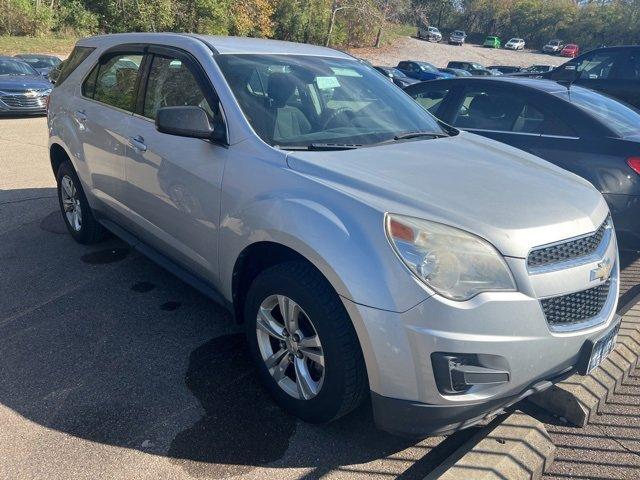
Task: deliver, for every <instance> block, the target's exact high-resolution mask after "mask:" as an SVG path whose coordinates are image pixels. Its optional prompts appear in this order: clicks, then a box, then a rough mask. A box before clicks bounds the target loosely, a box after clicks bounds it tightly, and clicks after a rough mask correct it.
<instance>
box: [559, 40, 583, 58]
mask: <svg viewBox="0 0 640 480" xmlns="http://www.w3.org/2000/svg"><path fill="white" fill-rule="evenodd" d="M578 55H580V47H579V46H578V45H576V44H575V43H569V44H567V45H565V46H564V48H563V49H562V50H560V56H561V57H569V58H574V57H577V56H578Z"/></svg>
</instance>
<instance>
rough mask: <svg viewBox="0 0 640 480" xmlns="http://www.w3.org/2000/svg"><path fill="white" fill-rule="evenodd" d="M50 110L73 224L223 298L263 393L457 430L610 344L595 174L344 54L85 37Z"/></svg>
mask: <svg viewBox="0 0 640 480" xmlns="http://www.w3.org/2000/svg"><path fill="white" fill-rule="evenodd" d="M48 123H49V132H50V142H49V145H50V155H51V166H52V168H53V172H54V174H55V175H56V178H57V181H58V194H59V200H60V208H61V209H62V212H63V216H64V219H65V221H66V223H67V227H68V229H69V232H70V234H71V236H72V237H73V238H74V239H75V240H77V241H78V242H80V243H85V244H87V243H93V242H97V241H99V240H100V239H101V238H102V236H103V234H104V231H105V229H108V230H110V231H112V232H114V233H115V234H116V235H118V236H120V237H121V238H123V239H125V240H126V241H128V242H130V243H131V244H132V245H133V246H134V247H135V248H136V249H138V250H140V251H141V252H143V253H144V254H146V255H148V256H149V257H150V258H152V259H153V260H156V261H158V262H160V263H161V264H162V265H163V266H165V267H166V268H168V269H169V270H171V271H172V272H174V273H176V274H177V275H179V276H180V277H182V278H183V279H185V280H186V281H187V282H190V283H191V284H193V285H194V286H196V287H197V288H199V289H200V290H201V291H203V292H205V293H206V294H208V295H210V296H211V297H212V298H214V299H216V300H218V301H220V302H222V303H223V304H225V305H226V306H228V308H229V309H230V310H231V311H232V312H233V313H234V314H235V317H236V318H237V320H238V321H239V322H242V323H244V324H245V325H246V329H247V338H248V345H249V349H250V354H251V355H252V356H253V358H254V360H255V362H256V365H257V369H258V373H259V376H260V378H261V379H262V381H263V382H264V385H265V387H266V388H267V389H268V390H269V391H270V392H271V394H272V395H273V397H274V398H275V400H276V401H277V402H278V403H279V404H280V405H281V406H282V407H283V408H285V409H286V410H288V411H289V412H292V413H293V414H295V415H297V416H298V417H300V418H302V419H304V420H306V421H309V422H326V421H330V420H333V419H336V418H338V417H340V416H342V415H345V414H346V413H348V412H349V411H351V410H353V409H354V408H356V407H357V406H358V405H359V404H360V403H361V402H363V401H364V400H365V399H367V398H368V399H369V401H371V402H372V404H373V409H374V414H375V419H376V422H377V423H378V425H379V426H380V427H381V428H383V429H386V430H388V431H391V432H396V433H403V434H408V435H414V436H424V435H429V434H436V433H442V432H449V431H453V430H456V429H459V428H463V427H466V426H469V425H472V424H473V423H474V422H476V421H478V420H479V419H482V418H484V417H487V416H489V415H492V414H494V413H496V412H497V411H500V409H501V408H503V407H504V406H505V405H510V404H512V403H514V402H516V401H517V400H519V399H521V398H523V397H525V396H527V395H529V394H531V393H532V392H534V391H540V390H544V389H545V388H547V387H549V386H550V385H551V383H552V382H554V381H556V380H558V379H559V378H562V377H564V376H566V375H569V374H571V373H573V372H576V371H578V372H581V373H586V372H587V371H589V370H590V369H591V368H593V367H594V366H595V365H597V364H598V363H599V362H600V361H601V360H602V358H604V356H605V355H606V354H607V353H608V351H609V350H610V348H611V345H612V344H613V342H614V341H615V336H616V332H617V328H618V318H617V317H616V315H615V310H616V302H617V297H618V256H617V247H616V238H615V234H614V230H613V228H612V225H611V220H610V217H609V211H608V209H607V204H606V203H605V201H604V200H603V198H602V196H601V195H600V194H599V193H598V191H597V190H596V189H595V188H593V187H592V186H591V185H590V184H589V183H587V182H586V181H585V180H583V179H581V178H579V177H577V176H575V175H573V174H571V173H568V172H566V171H563V170H561V169H559V168H557V167H555V166H553V165H551V164H549V163H547V162H544V161H542V160H540V159H539V158H537V157H534V156H532V155H529V154H527V153H524V152H522V151H519V150H516V149H514V148H512V147H509V146H507V145H504V144H502V143H497V142H494V141H491V140H489V139H485V138H482V137H480V136H476V135H473V134H469V133H464V132H460V131H458V130H455V129H453V128H451V127H449V126H447V125H445V124H442V123H440V122H439V121H438V120H436V119H435V118H434V117H433V116H431V115H430V114H429V113H427V111H426V110H424V109H423V108H422V107H421V106H420V105H418V104H417V103H415V102H413V101H412V100H411V98H410V97H409V96H407V95H406V94H405V93H404V92H402V91H401V90H400V89H398V88H396V87H395V86H394V85H392V84H391V83H390V82H389V81H388V80H387V79H386V78H384V77H383V76H381V75H380V74H379V73H377V72H376V71H375V70H373V69H372V68H371V67H369V66H367V65H366V64H364V63H363V62H360V61H358V60H357V59H355V58H352V57H350V56H349V55H347V54H344V53H341V52H338V51H335V50H331V49H327V48H321V47H314V46H309V45H300V44H294V43H285V42H276V41H268V40H256V39H246V38H231V37H209V36H199V35H186V34H185V35H181V34H171V33H163V34H118V35H108V36H100V37H94V38H89V39H85V40H81V41H80V42H79V43H78V44H77V46H76V47H75V49H74V51H73V53H72V55H71V57H70V58H69V59H68V60H67V61H66V62H65V66H64V68H63V69H62V71H61V73H60V77H59V78H58V82H57V84H56V87H55V88H54V90H53V93H52V95H51V101H50V106H49V112H48ZM215 374H216V372H211V375H215Z"/></svg>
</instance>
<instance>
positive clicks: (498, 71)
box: [484, 68, 503, 76]
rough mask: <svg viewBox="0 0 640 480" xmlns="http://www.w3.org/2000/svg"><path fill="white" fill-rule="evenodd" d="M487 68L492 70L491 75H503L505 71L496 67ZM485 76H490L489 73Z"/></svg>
mask: <svg viewBox="0 0 640 480" xmlns="http://www.w3.org/2000/svg"><path fill="white" fill-rule="evenodd" d="M487 70H489V72H491V75H494V76H499V75H503V73H502V72H501V71H500V70H496V69H495V68H488V69H487ZM484 76H488V75H484Z"/></svg>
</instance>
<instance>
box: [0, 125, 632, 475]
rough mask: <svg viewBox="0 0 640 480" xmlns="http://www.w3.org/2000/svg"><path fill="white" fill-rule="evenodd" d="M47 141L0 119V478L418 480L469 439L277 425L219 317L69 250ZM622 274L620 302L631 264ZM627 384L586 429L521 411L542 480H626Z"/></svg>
mask: <svg viewBox="0 0 640 480" xmlns="http://www.w3.org/2000/svg"><path fill="white" fill-rule="evenodd" d="M46 141H47V139H46V121H45V119H44V118H31V119H17V118H16V119H0V425H1V426H2V427H1V428H0V479H23V478H29V479H65V480H66V479H92V480H93V479H111V478H128V479H152V478H153V479H157V478H176V479H182V478H197V479H209V478H211V479H219V478H230V477H236V478H243V479H244V478H247V479H253V478H256V479H257V478H260V479H270V478H274V479H275V478H277V479H288V478H304V479H312V478H321V477H322V478H396V477H398V478H404V479H413V478H417V479H420V478H423V477H424V475H426V474H427V473H428V472H429V471H430V470H431V469H432V468H434V467H435V466H436V465H437V464H438V463H440V462H441V461H442V460H443V459H444V458H445V457H446V456H447V455H448V454H449V453H450V452H451V451H452V450H453V449H455V448H456V447H457V446H458V445H460V444H461V443H462V442H463V441H464V440H465V439H466V438H468V437H469V436H470V435H471V434H472V433H473V430H469V431H464V432H460V433H458V434H456V435H453V436H451V437H448V438H447V439H443V438H431V439H426V440H423V441H419V442H417V441H415V440H409V439H403V438H398V437H393V436H391V435H387V434H385V433H383V432H380V431H378V430H376V429H375V428H374V427H373V424H372V419H371V412H370V410H369V409H368V408H366V407H364V408H361V409H360V410H358V411H356V412H355V413H354V414H352V415H350V416H349V417H347V418H345V419H343V420H341V421H339V422H336V423H334V424H331V425H322V426H313V425H308V424H305V423H303V422H300V421H297V420H296V419H294V418H292V417H289V416H287V415H286V414H284V413H283V412H282V411H281V410H280V409H279V408H278V407H276V406H275V405H274V404H273V403H272V401H271V400H270V399H269V397H268V396H267V395H266V394H265V393H264V391H263V390H262V389H261V388H260V386H259V385H258V383H257V379H256V377H255V375H254V372H253V369H252V367H251V365H250V364H249V361H248V356H247V355H246V354H245V342H244V338H243V334H242V329H241V328H240V327H238V326H237V325H235V324H234V323H233V322H232V320H231V319H230V318H229V316H228V315H227V314H226V312H225V311H224V310H222V309H221V308H220V307H218V306H217V305H216V304H215V303H213V302H211V301H209V300H208V299H206V298H205V297H203V296H202V295H200V294H199V293H198V292H196V291H195V290H193V289H192V288H190V287H189V286H187V285H186V284H184V283H182V282H181V281H180V280H178V279H176V278H175V277H173V276H172V275H170V274H168V273H166V272H165V271H163V270H162V269H161V268H159V267H157V266H156V265H154V264H153V263H152V262H150V261H148V260H147V259H146V258H144V257H142V256H140V255H139V254H137V253H135V252H132V251H131V250H129V248H128V247H127V246H126V245H125V244H124V243H122V242H120V241H119V240H117V239H115V238H112V239H109V240H107V241H106V242H104V243H101V244H98V245H94V246H91V247H85V246H81V245H78V244H76V243H75V242H73V241H72V240H71V238H70V237H69V235H68V234H67V233H66V230H65V228H64V224H63V222H62V219H61V217H60V214H59V213H58V205H57V199H56V196H55V183H54V179H53V174H52V172H51V169H50V166H49V163H48V158H47V148H46ZM622 263H623V265H624V266H626V267H627V271H628V272H635V271H637V272H639V273H638V274H637V275H638V278H637V279H635V278H636V277H633V276H630V275H627V276H626V277H625V278H623V284H624V286H625V288H626V289H627V290H629V289H632V288H633V287H634V285H637V284H640V261H639V260H638V255H637V254H631V255H627V254H625V256H623V262H622ZM632 314H635V313H633V312H632ZM637 315H639V316H640V310H639V313H637ZM638 375H639V373H638V371H637V370H636V372H634V373H633V374H632V376H630V377H629V379H628V380H627V381H626V382H625V385H623V386H622V387H621V388H620V389H619V391H618V392H617V393H616V395H614V396H613V398H612V399H611V400H610V402H609V403H608V404H607V406H606V408H605V409H603V411H602V414H601V416H599V417H598V419H597V421H596V422H593V424H592V425H589V426H588V427H587V428H586V429H582V430H581V429H576V428H573V427H570V426H568V425H566V423H564V422H563V421H562V419H559V418H556V417H553V416H552V415H549V414H547V413H545V412H542V411H538V410H535V409H533V408H532V407H530V409H529V410H530V412H529V413H531V414H532V415H535V416H536V417H537V418H539V419H542V420H543V421H544V422H545V424H546V427H547V429H548V430H549V432H550V434H551V436H552V439H553V440H554V442H555V443H556V446H557V447H558V450H557V452H556V458H557V459H556V462H555V463H554V465H553V466H552V467H551V470H550V471H549V472H548V476H549V478H566V477H575V478H630V479H631V478H638V477H637V476H635V475H636V474H637V472H638V471H640V470H639V469H640V441H639V438H640V424H639V423H638V418H639V415H640V404H639V403H638V399H640V381H639V380H638V378H639V377H638Z"/></svg>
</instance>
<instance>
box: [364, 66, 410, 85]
mask: <svg viewBox="0 0 640 480" xmlns="http://www.w3.org/2000/svg"><path fill="white" fill-rule="evenodd" d="M373 68H375V69H376V70H377V71H378V72H380V73H381V74H382V75H384V76H385V77H387V78H388V79H389V80H391V81H392V82H393V83H395V84H396V85H397V86H399V87H400V88H404V87H408V86H409V85H413V84H414V83H418V82H419V81H420V80H416V79H415V78H410V77H407V76H406V75H405V74H404V73H402V72H401V71H400V70H398V69H397V68H395V67H382V66H376V67H373Z"/></svg>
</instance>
